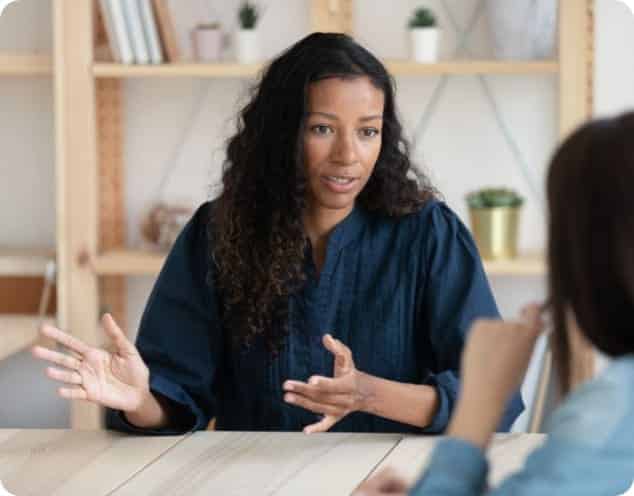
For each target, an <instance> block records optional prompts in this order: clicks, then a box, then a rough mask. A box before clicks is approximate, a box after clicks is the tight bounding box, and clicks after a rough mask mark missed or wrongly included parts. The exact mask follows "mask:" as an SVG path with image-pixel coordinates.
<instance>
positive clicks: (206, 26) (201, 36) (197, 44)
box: [192, 22, 222, 62]
mask: <svg viewBox="0 0 634 496" xmlns="http://www.w3.org/2000/svg"><path fill="white" fill-rule="evenodd" d="M192 38H193V44H194V54H195V57H196V60H201V61H205V62H215V61H218V60H220V54H221V52H222V29H221V27H220V23H218V22H207V23H200V24H197V25H196V27H195V28H194V32H193V33H192Z"/></svg>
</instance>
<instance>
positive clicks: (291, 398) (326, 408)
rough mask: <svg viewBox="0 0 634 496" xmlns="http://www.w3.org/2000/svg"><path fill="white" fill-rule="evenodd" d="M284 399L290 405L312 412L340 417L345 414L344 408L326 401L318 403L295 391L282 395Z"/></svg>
mask: <svg viewBox="0 0 634 496" xmlns="http://www.w3.org/2000/svg"><path fill="white" fill-rule="evenodd" d="M284 401H286V402H287V403H290V404H291V405H295V406H299V407H301V408H304V409H306V410H310V411H311V412H313V413H319V414H322V415H335V416H338V417H341V416H343V415H344V414H345V410H344V409H343V408H341V407H338V406H335V405H329V404H328V403H318V402H317V401H313V400H311V399H308V398H306V397H305V396H301V395H299V394H295V393H286V394H285V395H284Z"/></svg>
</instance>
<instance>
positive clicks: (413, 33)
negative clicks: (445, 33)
mask: <svg viewBox="0 0 634 496" xmlns="http://www.w3.org/2000/svg"><path fill="white" fill-rule="evenodd" d="M408 27H409V39H410V43H409V45H410V58H412V59H413V60H415V61H416V62H427V63H429V62H435V61H436V60H438V39H439V37H440V30H439V29H438V23H437V21H436V15H435V14H434V12H433V11H432V10H431V9H428V8H426V7H418V8H417V9H416V10H414V12H413V13H412V16H411V17H410V19H409V22H408Z"/></svg>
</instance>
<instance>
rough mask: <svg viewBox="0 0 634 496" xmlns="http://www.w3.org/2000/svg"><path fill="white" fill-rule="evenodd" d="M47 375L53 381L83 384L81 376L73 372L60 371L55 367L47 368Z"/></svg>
mask: <svg viewBox="0 0 634 496" xmlns="http://www.w3.org/2000/svg"><path fill="white" fill-rule="evenodd" d="M46 375H47V376H49V377H50V378H51V379H55V380H56V381H60V382H65V383H66V384H81V383H82V382H83V381H82V378H81V375H80V374H79V373H78V372H75V371H72V370H60V369H57V368H55V367H47V369H46Z"/></svg>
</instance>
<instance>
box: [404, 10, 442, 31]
mask: <svg viewBox="0 0 634 496" xmlns="http://www.w3.org/2000/svg"><path fill="white" fill-rule="evenodd" d="M408 26H409V27H410V29H411V28H433V27H435V26H436V15H435V14H434V13H433V12H432V10H431V9H428V8H426V7H418V8H417V9H416V10H415V11H414V13H413V14H412V17H410V19H409V22H408Z"/></svg>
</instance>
